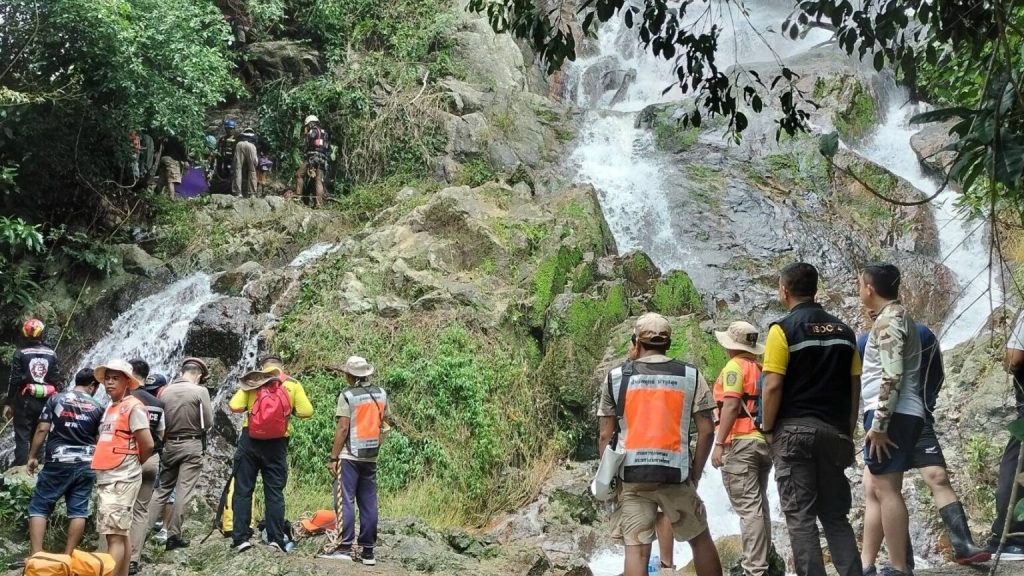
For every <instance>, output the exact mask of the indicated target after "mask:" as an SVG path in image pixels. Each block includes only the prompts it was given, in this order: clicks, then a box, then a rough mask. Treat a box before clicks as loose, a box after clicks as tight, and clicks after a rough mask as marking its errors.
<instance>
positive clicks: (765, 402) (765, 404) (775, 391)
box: [761, 324, 789, 434]
mask: <svg viewBox="0 0 1024 576" xmlns="http://www.w3.org/2000/svg"><path fill="white" fill-rule="evenodd" d="M788 366H789V342H787V341H786V333H785V332H783V331H782V327H781V326H779V325H778V324H774V325H772V327H771V328H770V329H769V330H768V338H767V339H766V340H765V346H764V368H763V369H764V388H763V389H762V390H761V430H763V431H764V432H765V433H766V434H768V433H771V431H772V430H774V429H775V420H776V418H777V417H778V415H779V407H780V406H782V383H783V381H784V380H785V376H786V369H787V368H788Z"/></svg>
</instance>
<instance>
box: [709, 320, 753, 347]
mask: <svg viewBox="0 0 1024 576" xmlns="http://www.w3.org/2000/svg"><path fill="white" fill-rule="evenodd" d="M758 337H759V333H758V331H757V327H755V326H754V325H753V324H751V323H750V322H743V321H737V322H733V323H732V324H729V327H728V328H727V329H726V330H725V332H715V338H717V339H718V343H719V344H721V345H722V346H723V347H725V349H726V350H742V351H743V352H750V353H751V354H764V344H759V343H758Z"/></svg>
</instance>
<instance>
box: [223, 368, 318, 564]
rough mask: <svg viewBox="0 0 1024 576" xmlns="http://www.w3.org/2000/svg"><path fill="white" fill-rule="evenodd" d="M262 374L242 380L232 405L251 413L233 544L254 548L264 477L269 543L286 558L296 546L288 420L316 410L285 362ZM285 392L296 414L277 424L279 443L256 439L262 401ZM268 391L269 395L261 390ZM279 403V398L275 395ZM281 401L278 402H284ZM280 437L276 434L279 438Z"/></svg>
mask: <svg viewBox="0 0 1024 576" xmlns="http://www.w3.org/2000/svg"><path fill="white" fill-rule="evenodd" d="M259 367H260V368H259V369H258V370H254V371H252V372H249V373H247V374H245V375H244V376H242V378H241V388H240V389H239V390H238V391H237V392H235V394H234V396H232V397H231V400H230V401H229V402H228V408H229V409H230V410H231V411H232V412H234V413H245V418H244V419H243V420H242V433H241V434H239V436H238V443H237V448H236V449H235V459H234V469H235V488H234V490H235V492H234V494H233V496H232V499H231V509H232V510H233V511H234V519H233V522H232V533H231V541H232V547H233V548H234V549H235V551H236V552H245V551H246V550H248V549H250V548H252V544H251V543H250V542H249V539H250V538H252V527H251V526H250V524H251V521H252V518H251V516H252V492H253V490H254V489H255V487H256V476H257V475H261V476H262V477H263V496H264V506H265V508H266V512H265V517H264V520H265V521H266V529H267V540H268V543H269V544H270V546H273V547H276V548H277V549H278V550H281V551H283V552H289V551H291V550H292V548H294V546H295V543H294V542H292V541H291V540H290V539H289V538H287V533H286V531H285V508H284V488H285V485H286V484H287V483H288V433H289V430H290V422H289V418H288V416H290V415H295V416H297V417H299V418H309V417H310V416H312V415H313V405H312V404H310V402H309V398H307V397H306V391H305V390H304V389H303V388H302V384H300V383H299V382H298V381H297V380H295V379H294V378H291V377H289V376H288V375H287V374H285V373H284V370H283V368H282V366H281V359H280V358H278V357H276V356H273V355H268V356H264V357H263V358H261V359H260V361H259ZM278 385H279V386H280V387H281V388H283V390H284V392H285V394H286V397H287V403H288V405H289V406H290V408H291V410H290V412H289V414H288V415H285V416H284V418H283V421H278V420H275V421H274V422H273V424H275V425H279V434H281V435H280V436H277V437H274V438H263V439H260V438H253V437H252V436H251V434H250V432H249V420H250V418H252V416H253V409H254V407H255V404H256V398H257V397H258V396H260V395H261V394H264V393H265V392H266V391H267V390H271V389H273V388H274V387H275V386H278ZM264 386H267V387H268V388H267V389H266V390H261V388H264ZM275 397H277V394H275ZM280 401H281V400H280V399H276V402H280ZM275 436H276V434H275Z"/></svg>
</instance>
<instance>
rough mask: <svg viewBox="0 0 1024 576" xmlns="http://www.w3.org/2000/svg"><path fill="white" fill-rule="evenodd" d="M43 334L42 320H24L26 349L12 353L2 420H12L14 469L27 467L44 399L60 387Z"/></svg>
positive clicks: (57, 368) (57, 370) (54, 358)
mask: <svg viewBox="0 0 1024 576" xmlns="http://www.w3.org/2000/svg"><path fill="white" fill-rule="evenodd" d="M45 331H46V326H45V325H44V324H43V322H42V321H41V320H39V319H37V318H30V319H28V320H26V321H25V323H24V324H22V325H21V336H22V337H23V338H24V339H25V345H24V346H22V347H21V348H20V349H19V350H17V351H16V352H15V353H14V359H13V360H11V377H10V380H8V383H7V399H6V401H5V403H4V409H3V416H4V419H5V420H11V419H12V418H13V419H14V462H13V464H12V465H13V466H23V465H25V464H26V463H28V450H29V446H30V445H31V443H32V436H33V434H35V431H36V425H37V424H38V423H39V415H40V414H41V413H42V412H43V407H44V406H46V401H47V399H48V398H49V397H51V396H53V395H54V394H56V393H57V390H58V388H60V387H61V385H62V382H61V377H60V366H59V363H58V362H57V354H56V353H55V352H54V351H53V348H50V347H49V346H47V345H46V344H45V343H44V342H43V335H44V333H45Z"/></svg>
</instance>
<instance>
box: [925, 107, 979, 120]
mask: <svg viewBox="0 0 1024 576" xmlns="http://www.w3.org/2000/svg"><path fill="white" fill-rule="evenodd" d="M975 114H977V113H976V112H975V111H974V110H971V109H970V108H965V107H963V106H951V107H949V108H939V109H938V110H931V111H929V112H922V113H920V114H914V115H913V116H912V117H911V118H910V123H911V124H930V123H932V122H944V121H946V120H949V119H950V118H968V117H970V116H974V115H975Z"/></svg>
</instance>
